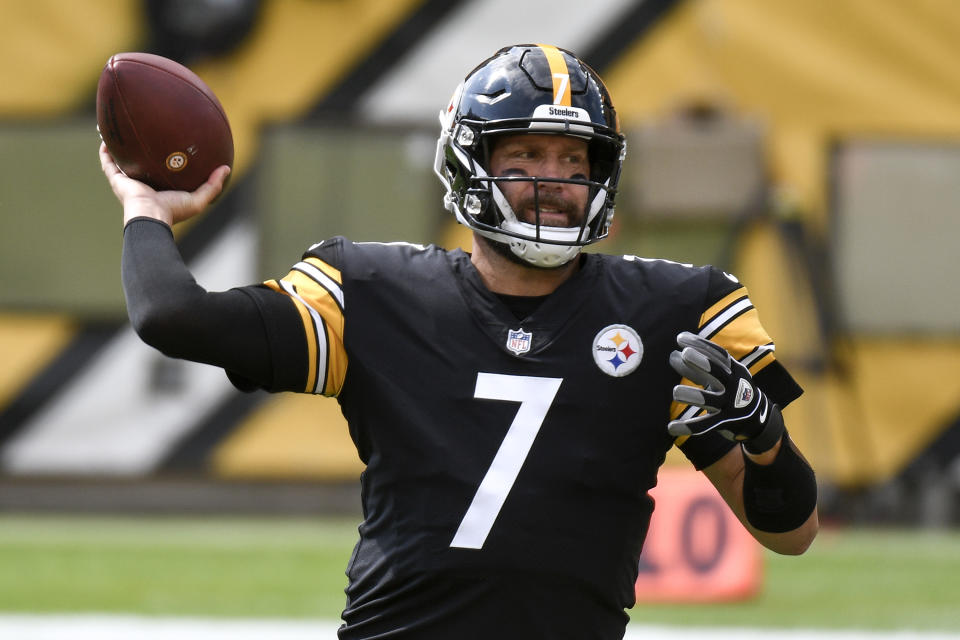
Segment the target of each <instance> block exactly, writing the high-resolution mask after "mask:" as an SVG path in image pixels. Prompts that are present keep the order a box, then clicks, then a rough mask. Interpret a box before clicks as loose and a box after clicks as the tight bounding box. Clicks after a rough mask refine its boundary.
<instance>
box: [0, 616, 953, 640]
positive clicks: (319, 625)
mask: <svg viewBox="0 0 960 640" xmlns="http://www.w3.org/2000/svg"><path fill="white" fill-rule="evenodd" d="M336 629H337V624H336V623H335V622H328V621H319V620H318V621H304V620H300V621H281V620H213V619H200V618H194V619H190V618H145V617H134V616H97V615H85V616H55V615H53V616H16V615H13V616H11V615H8V616H0V637H2V638H17V640H62V639H63V638H70V639H71V640H129V638H137V640H265V639H267V638H269V639H270V640H322V639H325V638H331V639H335V638H336ZM624 640H960V633H956V634H954V633H946V632H929V631H928V632H919V631H910V632H905V631H899V632H898V631H826V630H807V629H793V630H783V629H758V628H749V629H744V628H727V629H714V628H705V627H666V626H645V625H641V626H633V625H631V626H630V627H629V628H628V630H627V634H626V636H624Z"/></svg>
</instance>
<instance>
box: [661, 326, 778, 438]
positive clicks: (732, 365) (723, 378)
mask: <svg viewBox="0 0 960 640" xmlns="http://www.w3.org/2000/svg"><path fill="white" fill-rule="evenodd" d="M677 345H678V346H680V348H681V349H682V351H674V352H673V353H671V354H670V366H671V367H673V369H674V370H675V371H676V372H677V373H679V374H680V375H681V376H683V377H685V378H688V379H689V380H691V381H692V382H693V383H694V384H698V385H701V386H703V388H702V389H699V388H697V387H693V386H690V385H686V384H678V385H677V386H675V387H674V388H673V399H674V400H676V401H677V402H682V403H684V404H688V405H691V406H694V407H700V408H701V409H703V410H704V411H705V412H704V413H702V414H701V415H698V416H694V417H690V418H682V419H678V420H671V421H670V424H669V425H667V429H668V431H669V432H670V435H672V436H674V437H677V436H691V435H692V436H696V435H700V434H703V433H707V432H709V431H713V430H716V431H717V433H719V434H720V435H722V436H723V437H725V438H727V439H729V440H734V441H738V442H742V443H743V444H744V446H745V448H746V449H747V451H748V452H750V453H753V454H759V453H763V452H764V451H766V450H767V449H769V448H770V447H772V446H774V445H775V444H776V443H777V441H778V440H779V439H780V437H781V436H782V435H783V431H784V427H783V418H782V416H781V415H780V409H779V408H778V407H777V406H776V405H775V404H773V403H772V402H770V400H769V399H768V398H767V396H766V395H765V394H764V393H763V392H762V391H761V390H760V389H759V388H758V387H757V386H756V385H755V384H754V383H753V377H752V376H751V375H750V372H749V371H747V368H746V367H745V366H743V365H742V364H740V363H739V362H737V360H736V359H734V358H732V357H730V354H729V353H727V350H726V349H724V348H723V347H721V346H720V345H717V344H714V343H713V342H710V341H709V340H706V339H704V338H701V337H700V336H698V335H695V334H693V333H689V332H687V331H684V332H683V333H681V334H680V335H678V336H677Z"/></svg>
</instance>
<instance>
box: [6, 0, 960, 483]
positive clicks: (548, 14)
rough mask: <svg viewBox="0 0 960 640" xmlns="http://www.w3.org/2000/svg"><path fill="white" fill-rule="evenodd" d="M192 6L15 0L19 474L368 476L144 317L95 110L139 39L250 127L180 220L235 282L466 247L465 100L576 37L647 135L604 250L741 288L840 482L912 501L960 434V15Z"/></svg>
mask: <svg viewBox="0 0 960 640" xmlns="http://www.w3.org/2000/svg"><path fill="white" fill-rule="evenodd" d="M162 4H164V3H157V2H150V1H148V0H94V1H91V2H85V3H67V2H60V1H59V0H34V1H33V2H29V3H26V2H19V1H18V0H0V13H2V15H3V19H2V20H0V54H2V57H3V59H4V60H5V61H6V62H5V63H4V65H2V67H0V75H2V77H0V145H2V146H0V276H2V282H0V359H2V362H3V366H2V367H0V474H3V475H5V476H7V477H10V478H22V477H49V476H54V477H73V476H78V475H79V476H84V477H89V476H96V477H104V476H105V477H114V476H116V477H122V478H131V477H134V478H136V477H145V476H152V475H158V474H159V475H162V474H167V473H180V474H183V473H186V474H200V475H203V476H210V477H213V478H218V479H266V480H273V479H288V480H289V479H293V480H345V479H346V480H348V481H349V480H353V479H355V478H356V477H357V474H358V473H359V471H360V463H359V462H358V460H357V459H356V455H355V453H354V452H353V449H352V445H351V444H350V441H349V437H348V435H347V432H346V429H345V427H344V425H343V423H342V419H341V418H340V416H339V412H338V410H337V405H336V403H335V402H334V401H331V400H326V399H323V398H316V397H301V396H295V395H292V394H291V395H280V396H267V395H266V394H258V393H255V394H241V393H239V392H237V391H235V390H233V389H232V388H231V387H230V385H229V384H228V383H227V381H226V379H225V377H224V376H223V374H222V373H221V372H219V371H217V370H214V369H212V368H210V367H205V366H202V365H193V364H188V363H183V362H177V361H172V360H169V359H166V358H164V357H163V356H161V355H159V354H157V353H155V352H152V351H151V350H150V349H148V348H146V347H144V346H143V345H142V344H140V343H139V341H138V340H137V339H136V337H135V336H134V335H133V334H132V332H131V330H130V328H129V327H128V326H127V324H126V322H125V316H124V311H123V302H122V296H121V293H120V287H119V246H120V211H119V207H118V205H117V204H116V202H115V201H114V200H113V198H112V196H111V194H110V193H109V190H108V188H107V186H106V183H105V181H104V180H103V178H102V176H101V175H100V174H99V167H98V164H97V158H96V154H95V152H96V147H97V144H98V138H97V134H96V131H95V119H94V115H93V101H94V92H95V87H96V82H97V78H98V75H99V73H100V70H101V68H102V66H103V64H104V63H105V61H106V60H107V58H109V56H110V55H112V54H113V53H116V52H119V51H130V50H141V51H142V50H149V51H154V52H157V53H163V54H167V55H176V56H179V57H181V59H182V60H183V61H184V62H186V63H187V64H189V65H190V66H191V68H192V69H194V70H195V71H196V72H197V73H198V74H199V75H200V76H201V77H203V78H204V79H205V80H206V81H207V82H208V83H209V84H210V86H211V87H212V88H213V90H214V91H215V92H216V93H217V95H218V96H219V97H220V99H221V101H222V103H223V105H224V107H225V109H226V111H227V113H228V115H229V117H230V121H231V125H232V127H233V131H234V135H235V142H236V151H237V153H236V166H235V172H234V176H233V178H232V184H231V189H230V191H229V193H228V194H227V195H226V196H225V197H224V198H223V199H222V200H221V201H220V202H219V203H218V205H217V206H216V207H215V209H214V210H212V211H211V212H210V213H209V214H208V215H206V216H205V217H204V218H203V219H202V220H200V221H198V222H196V223H194V224H192V225H190V226H188V227H186V228H184V229H179V230H178V232H177V233H178V240H179V242H180V243H181V248H182V250H183V253H184V255H185V257H186V258H187V259H188V261H189V262H190V265H191V268H192V269H193V270H194V272H195V273H196V274H197V279H198V281H200V282H201V284H203V285H204V286H207V287H209V288H227V287H230V286H234V285H238V284H244V283H247V282H251V281H258V280H260V279H263V278H266V277H273V276H276V275H278V274H282V273H285V271H286V268H287V267H288V266H289V265H290V264H292V263H293V262H294V261H296V259H297V258H298V257H299V253H300V251H301V250H302V249H303V248H305V247H307V246H308V245H309V244H311V243H313V242H315V241H317V240H319V239H322V238H323V237H325V236H326V235H331V234H334V233H337V234H344V235H347V236H349V237H351V238H355V239H377V240H396V239H403V240H411V241H418V242H424V241H425V242H439V243H443V244H455V243H461V242H463V241H464V240H463V234H462V232H461V231H460V230H458V229H457V228H455V226H454V225H453V222H452V219H447V218H446V217H445V214H444V213H442V207H441V203H440V195H441V194H440V187H439V185H438V184H435V178H433V176H432V175H431V173H430V166H431V162H432V155H433V145H434V141H435V137H436V115H437V112H438V111H439V109H440V108H441V107H442V106H443V105H444V104H445V103H446V101H447V99H448V98H449V94H450V92H451V91H452V90H453V88H454V86H455V85H456V83H457V82H458V81H459V79H461V78H462V76H463V75H464V74H465V73H466V72H467V71H468V70H469V69H471V68H472V66H473V65H475V64H476V63H477V62H479V61H480V60H482V59H483V58H485V57H486V56H488V55H490V54H491V53H492V52H493V51H495V50H496V49H497V48H499V47H500V46H502V45H505V44H511V43H515V42H549V43H552V44H556V45H558V46H562V47H565V48H568V49H571V50H573V51H575V52H577V53H578V54H580V55H581V57H583V58H584V59H585V60H586V61H587V62H588V63H590V64H591V66H593V67H594V68H596V69H597V70H598V71H599V72H600V73H601V75H602V76H603V77H604V78H605V80H606V82H607V85H608V87H609V89H610V91H611V93H612V95H613V97H614V100H615V103H616V105H617V108H618V111H619V114H620V118H621V121H622V123H623V126H624V128H625V130H626V131H627V134H628V140H629V142H628V158H627V163H626V165H625V176H624V179H623V186H622V193H621V194H620V205H619V206H618V214H617V216H618V217H617V224H616V227H615V229H614V234H613V237H612V238H611V240H609V241H608V244H607V245H606V246H601V249H602V250H606V251H615V252H620V253H631V254H640V255H649V256H652V257H668V258H673V259H679V260H684V261H694V262H713V263H716V264H719V265H720V266H722V267H724V268H726V269H728V270H731V271H733V272H734V273H736V274H737V275H738V277H739V278H740V279H741V280H742V281H743V282H744V283H745V284H746V285H747V286H748V287H749V289H750V291H751V297H752V299H753V300H754V302H755V303H756V304H757V307H758V308H759V309H760V313H761V319H762V320H763V322H764V324H765V326H766V327H767V329H768V330H769V332H770V333H771V334H772V335H773V336H774V338H775V340H776V341H777V345H778V357H779V358H780V359H781V360H782V361H784V362H785V363H786V365H787V366H788V367H789V368H790V369H791V371H792V372H794V373H795V375H796V377H797V378H798V379H799V380H800V382H801V383H802V384H803V386H804V387H805V388H806V390H807V392H806V395H805V397H804V398H803V399H802V400H801V401H799V402H798V403H796V405H795V406H792V407H791V408H789V409H788V410H787V412H786V418H787V421H788V424H789V425H790V428H791V431H792V433H793V436H794V438H795V440H797V441H798V443H799V444H800V445H801V446H802V447H803V449H804V450H805V451H806V452H808V453H809V456H810V458H811V459H812V462H813V463H814V466H815V467H816V468H817V470H818V475H819V477H820V479H821V482H824V483H828V484H830V485H833V486H835V487H838V488H840V489H851V490H858V489H862V488H865V487H870V486H876V485H878V484H882V483H884V482H887V481H889V480H890V479H891V478H893V477H895V476H897V474H900V473H902V472H903V470H904V469H906V468H908V467H909V466H910V465H911V463H913V462H914V461H916V460H917V459H918V457H919V456H921V454H924V452H928V451H929V450H930V448H931V447H932V446H933V447H936V446H937V443H938V442H941V441H942V439H943V438H944V436H945V435H946V434H948V433H951V432H955V431H956V429H958V428H960V427H958V426H957V424H958V420H960V375H958V374H960V289H958V285H957V282H958V280H960V279H958V277H957V276H958V275H960V273H958V271H960V260H957V258H956V252H955V251H954V252H953V253H951V252H950V251H949V238H956V237H958V233H957V232H958V231H960V222H958V221H957V220H958V218H957V217H956V216H951V215H949V214H950V213H952V211H956V210H957V207H958V204H960V194H958V193H957V192H956V191H955V190H953V189H952V187H951V186H950V185H951V184H952V180H951V177H950V169H951V168H952V167H954V166H955V165H957V164H958V161H957V159H956V158H958V157H960V155H958V153H960V76H958V75H957V73H956V70H957V69H958V68H960V5H956V4H955V3H952V2H949V0H930V1H928V2H922V3H908V2H901V1H891V2H871V1H869V0H839V1H838V0H808V1H807V2H788V1H786V0H784V1H774V2H770V1H769V0H596V1H595V2H591V3H573V2H556V1H553V2H547V1H545V0H530V1H528V2H524V3H519V4H518V3H516V2H507V1H506V0H450V1H441V0H398V1H395V2H389V3H385V2H379V1H377V0H342V1H338V2H331V1H324V0H262V1H260V2H255V1H250V2H247V3H234V4H235V5H244V6H245V7H246V9H248V10H249V13H248V14H247V15H246V16H241V17H242V18H244V19H246V22H244V21H243V20H240V19H237V20H234V23H233V24H232V26H231V24H228V23H229V21H228V20H226V19H224V20H221V21H220V22H222V23H224V24H226V25H227V26H229V27H231V29H232V31H230V33H229V34H228V35H229V36H231V37H224V38H221V39H219V40H214V39H212V37H210V38H206V39H204V38H203V37H198V36H197V30H198V29H200V27H201V26H203V25H206V26H207V27H208V28H210V29H215V27H216V25H217V20H215V19H214V18H216V17H217V16H206V19H207V21H206V22H204V20H203V18H204V16H203V15H200V14H197V15H194V16H190V19H189V20H186V21H185V22H184V23H183V24H181V25H180V27H181V31H180V32H179V35H178V33H176V32H175V33H172V34H171V29H172V27H171V23H170V22H169V18H170V16H166V18H167V19H168V20H167V21H166V22H164V16H163V15H158V12H160V13H162V11H161V10H160V9H158V6H159V5H162ZM166 4H167V5H169V6H175V5H182V3H166ZM208 4H209V6H211V7H216V6H217V3H204V2H198V3H195V4H194V5H193V6H194V9H196V7H198V6H199V7H203V6H205V5H208ZM588 5H589V6H588ZM220 18H224V16H220ZM211 23H212V24H213V25H214V26H213V27H210V24H211ZM238 24H239V26H238ZM174 26H176V25H174ZM221 26H222V27H223V29H226V26H223V25H221ZM191 29H192V30H191ZM209 33H212V34H216V33H218V32H216V31H215V30H214V31H211V32H209ZM201 35H202V32H201ZM220 35H223V34H222V33H220ZM188 36H192V37H193V38H194V40H192V41H190V40H189V39H188ZM178 38H180V39H179V40H178ZM898 197H900V198H901V199H902V201H901V200H898V199H897V198H898ZM925 292H926V293H925Z"/></svg>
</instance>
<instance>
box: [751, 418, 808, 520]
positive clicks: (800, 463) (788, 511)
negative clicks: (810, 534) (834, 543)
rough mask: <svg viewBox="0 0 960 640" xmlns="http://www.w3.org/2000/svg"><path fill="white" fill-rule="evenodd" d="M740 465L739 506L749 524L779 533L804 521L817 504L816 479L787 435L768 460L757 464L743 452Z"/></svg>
mask: <svg viewBox="0 0 960 640" xmlns="http://www.w3.org/2000/svg"><path fill="white" fill-rule="evenodd" d="M744 465H745V468H744V474H743V506H744V511H745V513H746V516H747V521H748V522H750V524H751V525H753V526H754V527H756V528H757V529H759V530H760V531H767V532H769V533H783V532H785V531H792V530H793V529H796V528H797V527H799V526H800V525H802V524H803V523H804V522H806V520H807V518H809V517H810V514H811V513H813V510H814V508H815V507H816V506H817V479H816V476H815V475H814V473H813V469H811V468H810V465H809V464H807V461H806V460H804V459H803V458H802V457H801V456H800V455H799V454H798V453H797V452H796V450H795V449H794V448H793V444H792V443H791V442H790V436H789V435H785V436H784V438H783V444H781V445H780V451H778V452H777V457H776V458H775V459H774V461H773V462H772V463H771V464H768V465H761V464H757V463H756V462H753V461H752V460H750V458H748V457H746V456H744Z"/></svg>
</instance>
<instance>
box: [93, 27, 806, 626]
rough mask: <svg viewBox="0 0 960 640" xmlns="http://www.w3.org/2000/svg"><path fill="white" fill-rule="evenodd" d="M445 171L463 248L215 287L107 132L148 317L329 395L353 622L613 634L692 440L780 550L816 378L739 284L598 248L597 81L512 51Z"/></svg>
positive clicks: (456, 139) (329, 252) (801, 537)
mask: <svg viewBox="0 0 960 640" xmlns="http://www.w3.org/2000/svg"><path fill="white" fill-rule="evenodd" d="M440 120H441V133H440V138H439V141H438V144H437V155H436V162H435V170H436V173H437V175H438V176H439V178H440V180H441V181H442V183H443V184H444V186H445V187H446V196H445V198H444V203H445V206H446V208H448V209H449V210H450V211H451V212H452V213H453V214H454V215H455V216H456V218H457V220H459V221H460V222H461V223H462V224H464V225H466V226H467V227H469V228H470V229H471V230H472V231H473V236H474V243H473V249H472V251H471V252H470V253H467V252H464V251H461V250H454V251H446V250H443V249H441V248H438V247H435V246H418V245H412V244H405V243H389V244H380V243H355V242H351V241H349V240H347V239H346V238H342V237H337V238H332V239H329V240H324V241H323V242H321V243H319V244H316V245H314V246H312V247H310V248H309V249H308V250H307V251H306V253H304V254H303V256H302V258H301V259H300V261H299V262H297V263H296V264H294V266H293V268H292V269H291V270H290V272H289V273H288V274H287V275H285V276H283V277H282V278H279V279H276V280H270V281H268V282H266V283H263V284H256V285H251V286H246V287H240V288H237V289H233V290H230V291H226V292H208V291H205V290H203V289H202V288H201V287H199V286H198V285H197V284H196V282H195V281H194V280H193V278H192V277H191V275H190V273H189V272H188V271H187V269H186V267H185V265H184V263H183V261H182V259H181V258H180V255H179V254H178V251H177V248H176V245H175V244H174V241H173V236H172V233H171V229H170V227H171V225H173V224H174V223H176V222H178V221H180V220H183V219H186V218H189V217H191V216H193V215H196V214H198V213H200V212H201V211H202V210H203V209H204V208H205V207H206V206H207V205H208V204H209V203H210V202H211V201H212V199H213V198H214V197H215V196H216V195H217V193H219V191H220V189H221V188H222V184H223V181H224V178H225V176H226V173H227V171H228V169H226V168H225V167H223V168H220V169H218V170H216V171H215V172H214V173H213V174H212V175H211V177H210V179H209V181H208V182H207V183H206V184H205V185H203V186H202V187H200V188H199V189H198V190H197V191H196V192H193V193H189V194H188V193H182V192H181V193H176V192H159V193H158V192H154V191H152V190H151V189H149V188H148V187H146V186H145V185H143V184H140V183H138V182H135V181H133V180H131V179H129V178H127V177H126V176H124V175H123V174H122V173H121V172H120V171H118V170H117V168H116V166H115V165H114V163H113V162H112V159H111V158H110V156H109V154H108V153H107V152H106V150H105V148H103V147H101V160H102V166H103V170H104V172H105V173H106V175H107V177H108V179H109V181H110V184H111V186H112V188H113V190H114V192H115V194H116V196H117V197H118V199H119V200H120V201H121V202H122V204H123V208H124V219H125V232H124V240H123V264H122V276H123V285H124V291H125V294H126V297H127V303H128V311H129V315H130V319H131V322H132V324H133V326H134V327H135V329H136V330H137V332H138V333H139V335H140V336H141V337H142V339H143V340H144V341H146V342H147V343H149V344H151V345H153V346H154V347H156V348H158V349H160V350H161V351H163V352H164V353H166V354H168V355H171V356H174V357H180V358H188V359H191V360H196V361H200V362H207V363H211V364H214V365H217V366H219V367H222V368H224V369H225V370H226V372H227V374H228V375H229V376H230V379H231V380H232V381H233V382H234V384H236V385H237V386H238V387H240V388H243V389H253V388H263V389H267V390H270V391H296V392H303V393H314V394H320V395H326V396H335V397H336V398H337V399H338V401H339V403H340V406H341V409H342V411H343V414H344V416H345V417H346V419H347V422H348V424H349V426H350V435H351V436H352V438H353V440H354V442H355V443H356V447H357V451H358V453H359V456H360V458H361V459H362V460H363V462H364V463H365V464H366V468H365V471H364V473H363V475H362V500H363V513H364V520H363V523H362V524H361V526H360V529H359V532H360V539H359V542H358V543H357V546H356V549H355V551H354V553H353V556H352V558H351V559H350V562H349V566H348V568H347V574H348V576H349V586H348V587H347V589H346V593H347V602H346V608H345V610H344V612H343V620H344V624H343V626H342V627H341V629H340V637H341V638H351V639H352V638H416V639H417V640H424V639H427V640H429V639H432V638H438V639H439V638H442V639H444V640H446V639H448V638H522V639H525V640H527V639H532V638H551V639H553V638H576V639H578V640H581V639H585V638H603V639H607V638H620V637H622V636H623V634H624V630H625V625H626V623H627V620H628V618H627V616H626V614H625V609H627V608H629V607H631V606H632V605H633V603H634V583H635V581H636V578H637V572H638V559H639V556H640V550H641V546H642V544H643V540H644V536H645V534H646V531H647V526H648V523H649V520H650V515H651V513H652V510H653V501H652V500H651V498H650V496H649V495H648V491H649V490H650V489H651V488H652V487H653V486H654V485H655V483H656V479H657V470H658V468H659V467H660V465H661V463H662V462H663V460H664V457H665V455H666V454H667V451H668V449H670V447H672V446H678V447H679V448H680V449H681V450H682V451H683V453H684V454H686V456H687V457H688V458H689V459H690V461H691V462H692V464H693V465H694V466H695V467H696V468H697V469H700V470H701V471H702V472H703V473H704V474H706V476H707V477H708V478H709V479H710V480H711V481H712V482H713V484H714V485H715V486H716V488H717V490H718V491H719V493H720V494H721V495H722V496H723V498H724V499H725V500H726V501H727V503H728V504H729V505H730V508H731V509H732V510H733V512H734V513H735V514H736V515H737V516H738V517H739V518H740V520H741V521H742V522H743V523H744V525H745V526H746V527H747V529H748V530H749V531H750V532H751V533H752V534H753V535H754V536H755V537H756V538H757V540H759V541H760V542H761V543H762V544H764V545H765V546H767V547H769V548H770V549H773V550H775V551H777V552H780V553H787V554H798V553H802V552H803V551H804V550H805V549H806V548H807V547H808V545H809V544H810V543H811V541H812V539H813V537H814V536H815V535H816V531H817V527H818V524H817V513H816V498H817V488H816V482H815V478H814V474H813V471H812V470H811V468H810V466H809V465H808V464H807V462H806V461H805V460H804V458H803V457H802V455H801V454H800V452H799V451H798V450H797V448H796V447H795V446H794V444H793V443H792V442H791V441H790V438H789V436H788V435H787V432H786V430H785V428H784V422H783V416H782V414H781V409H782V408H783V407H784V406H786V405H787V404H788V403H790V402H791V401H793V400H794V399H796V398H797V397H798V396H799V395H800V393H801V389H800V388H799V386H798V385H797V384H796V382H794V380H793V378H792V377H791V376H790V375H789V373H788V372H787V371H786V369H785V368H784V367H783V366H782V365H781V364H780V363H779V362H778V361H777V359H776V358H775V355H774V345H773V341H772V340H771V339H770V337H769V336H768V335H767V333H766V331H765V330H764V329H763V327H762V326H761V324H760V321H759V319H758V314H757V311H756V310H755V309H754V307H753V304H752V303H751V301H750V298H749V296H748V294H747V290H746V289H745V288H744V287H743V286H742V285H741V284H740V283H739V282H738V281H737V280H736V278H734V277H733V276H731V275H729V274H726V273H723V272H721V271H718V270H716V269H714V268H711V267H693V266H690V265H682V264H677V263H673V262H669V261H663V260H646V259H642V258H638V257H635V256H608V255H601V254H596V253H589V254H587V253H582V252H581V249H582V248H583V247H584V246H586V245H588V244H591V243H593V242H596V241H598V240H601V239H602V238H603V237H604V236H606V235H607V232H608V230H609V228H610V223H611V220H612V218H613V212H614V200H615V196H616V190H617V183H618V180H619V178H620V169H621V165H622V162H623V158H624V153H625V144H624V138H623V135H622V134H621V132H620V127H619V123H618V120H617V114H616V111H615V110H614V107H613V103H612V101H611V98H610V95H609V94H608V92H607V90H606V88H605V87H604V85H603V83H602V82H601V80H600V78H599V77H598V76H597V74H596V73H595V72H594V71H593V70H592V69H590V68H589V67H588V66H587V65H586V64H584V63H583V62H582V61H580V60H579V59H578V58H577V57H576V56H575V55H573V54H572V53H570V52H569V51H565V50H563V49H559V48H556V47H552V46H547V45H517V46H511V47H506V48H504V49H502V50H500V51H498V52H497V53H496V54H495V55H494V56H492V57H491V58H489V59H487V60H486V61H484V62H483V63H482V64H480V65H479V66H478V67H477V68H476V69H475V70H473V71H472V72H471V73H470V74H469V75H467V77H466V79H465V80H464V81H463V82H462V83H461V84H460V86H459V87H458V88H457V89H456V91H455V92H454V94H453V97H452V99H451V101H450V103H449V105H447V107H446V108H445V109H444V110H443V111H442V112H441V115H440Z"/></svg>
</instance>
